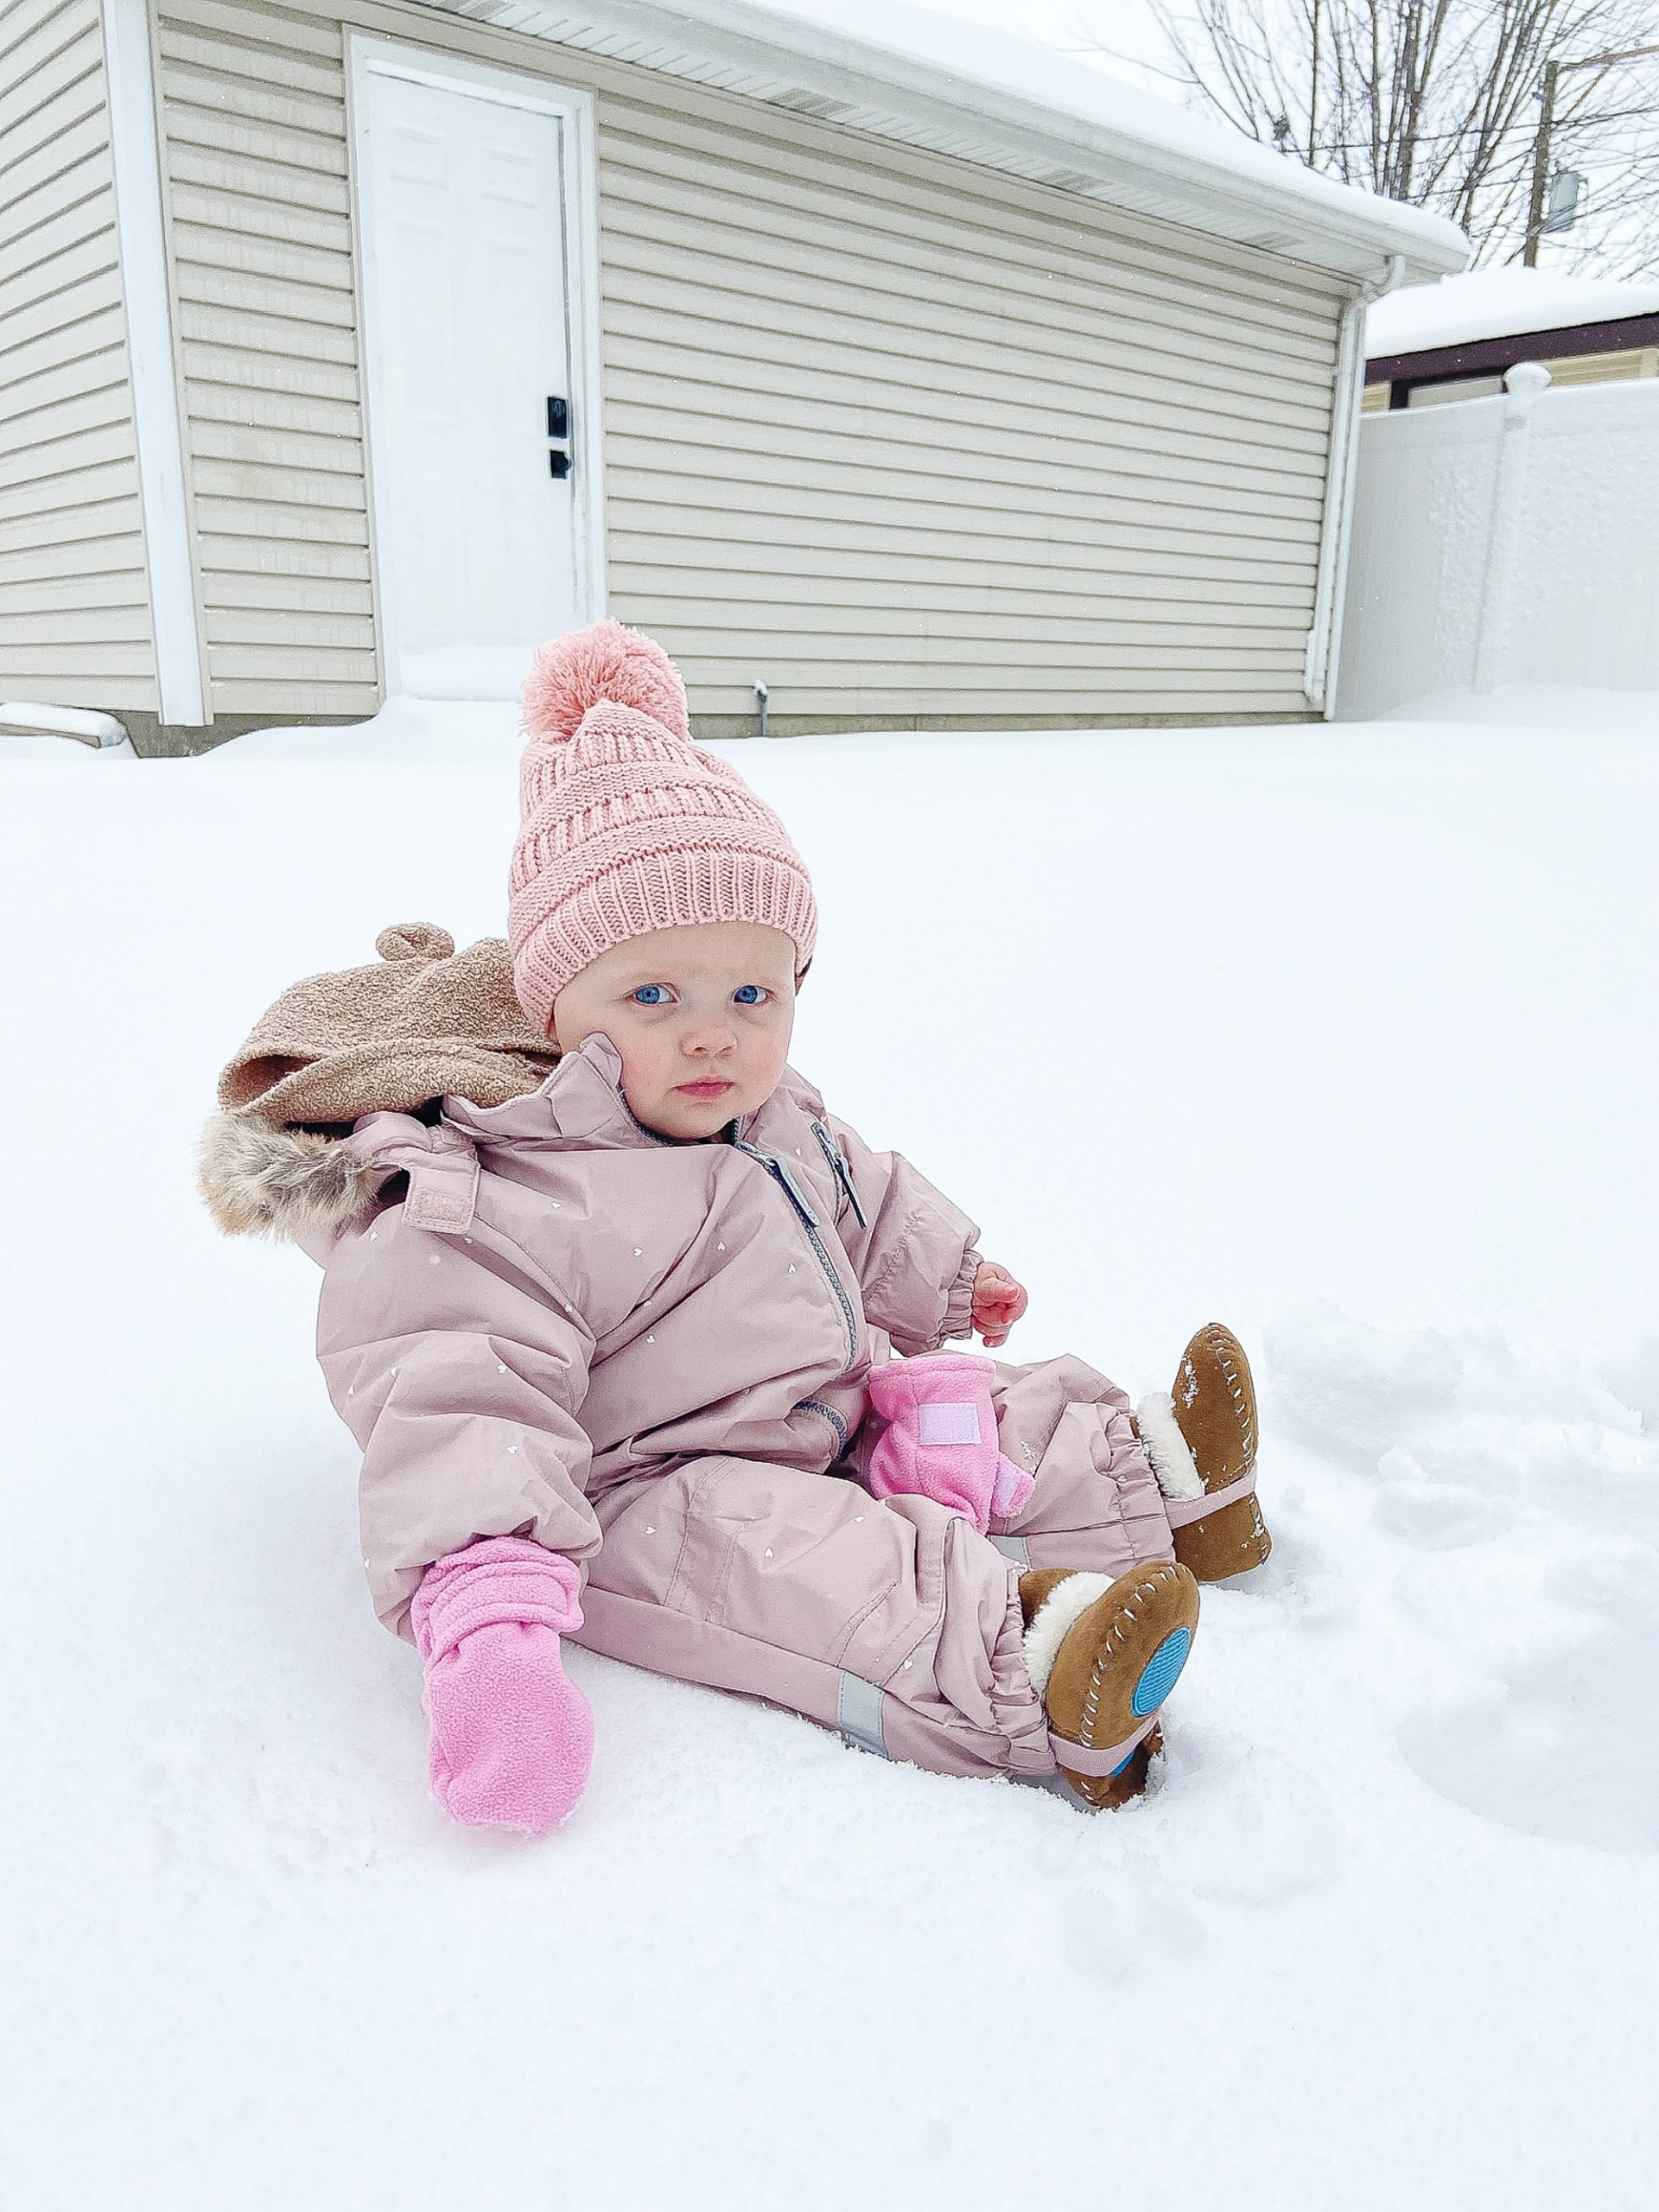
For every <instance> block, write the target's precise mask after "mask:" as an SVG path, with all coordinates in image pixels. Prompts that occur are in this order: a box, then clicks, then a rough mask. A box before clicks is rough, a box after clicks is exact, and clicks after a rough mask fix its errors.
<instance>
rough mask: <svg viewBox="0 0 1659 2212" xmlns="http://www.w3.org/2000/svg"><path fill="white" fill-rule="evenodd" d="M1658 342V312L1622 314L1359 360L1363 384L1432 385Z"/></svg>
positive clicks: (1618, 351) (1651, 344)
mask: <svg viewBox="0 0 1659 2212" xmlns="http://www.w3.org/2000/svg"><path fill="white" fill-rule="evenodd" d="M1632 346H1659V315H1625V316H1624V317H1623V318H1622V320H1620V321H1618V322H1578V323H1573V324H1572V325H1571V326H1570V327H1567V328H1566V329H1561V330H1523V331H1517V332H1516V333H1515V334H1514V335H1513V336H1510V337H1505V338H1476V339H1471V340H1470V341H1469V342H1468V343H1467V344H1466V345H1463V346H1434V347H1432V348H1429V349H1426V350H1425V351H1424V352H1422V353H1379V354H1378V355H1377V356H1376V359H1374V360H1370V361H1367V362H1366V364H1365V381H1366V383H1367V384H1433V383H1436V382H1439V381H1440V380H1441V379H1442V378H1446V377H1478V376H1484V375H1487V374H1490V373H1491V372H1492V371H1493V370H1497V369H1510V368H1513V367H1514V365H1515V364H1516V362H1517V361H1536V360H1565V359H1567V357H1568V356H1569V355H1571V354H1573V353H1624V352H1626V351H1628V350H1629V349H1630V347H1632Z"/></svg>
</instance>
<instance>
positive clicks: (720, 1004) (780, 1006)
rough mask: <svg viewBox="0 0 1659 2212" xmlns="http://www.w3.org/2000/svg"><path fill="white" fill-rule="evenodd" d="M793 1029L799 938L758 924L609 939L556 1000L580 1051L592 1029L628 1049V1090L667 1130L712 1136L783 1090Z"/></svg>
mask: <svg viewBox="0 0 1659 2212" xmlns="http://www.w3.org/2000/svg"><path fill="white" fill-rule="evenodd" d="M794 1027H795V946H794V943H793V941H792V940H791V938H786V937H785V935H784V933H783V932H782V931H781V930H768V929H762V928H761V927H760V925H759V924H758V923H755V922H697V923H695V924H692V925H690V926H688V927H686V928H684V929H676V930H653V931H652V932H651V934H650V935H649V936H648V937H636V938H629V939H628V941H627V943H626V944H618V945H613V946H612V948H611V950H609V951H608V952H607V953H602V954H601V956H600V957H599V958H598V959H597V960H595V961H594V963H593V965H592V967H590V968H584V969H583V970H582V974H581V975H580V976H577V977H576V979H575V982H573V983H568V984H567V985H566V986H565V988H564V989H563V990H562V991H561V992H560V993H559V995H558V997H557V999H556V1001H554V1006H553V1035H554V1037H555V1039H556V1041H557V1043H558V1046H559V1048H560V1050H561V1051H562V1052H576V1051H577V1050H579V1049H580V1047H581V1046H582V1044H583V1043H584V1042H585V1041H586V1039H588V1038H589V1037H591V1036H593V1035H594V1032H595V1031H600V1032H602V1033H603V1034H604V1035H605V1036H607V1037H608V1038H609V1039H610V1040H611V1042H612V1044H613V1045H614V1046H615V1047H616V1049H617V1051H618V1052H620V1054H621V1055H622V1095H623V1096H624V1097H625V1098H626V1100H627V1102H628V1106H629V1109H630V1110H631V1112H632V1115H633V1117H634V1119H635V1120H636V1121H637V1122H644V1123H645V1127H646V1128H648V1129H655V1130H656V1131H657V1133H658V1135H660V1136H665V1137H682V1138H687V1137H712V1136H717V1135H719V1133H720V1131H721V1129H723V1128H725V1126H726V1124H727V1122H729V1121H731V1120H732V1119H733V1118H734V1116H737V1115H741V1114H752V1113H753V1111H754V1110H755V1109H756V1107H758V1106H762V1105H764V1104H765V1103H766V1100H767V1099H768V1098H770V1097H771V1096H772V1092H773V1091H774V1090H776V1089H777V1087H778V1078H779V1077H780V1076H781V1075H782V1073H783V1071H784V1064H785V1061H786V1060H787V1059H788V1058H789V1039H790V1033H791V1030H792V1029H793V1028H794Z"/></svg>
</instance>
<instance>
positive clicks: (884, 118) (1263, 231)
mask: <svg viewBox="0 0 1659 2212" xmlns="http://www.w3.org/2000/svg"><path fill="white" fill-rule="evenodd" d="M424 4H426V5H428V6H432V7H437V8H441V9H442V10H446V11H447V12H448V13H451V14H454V15H462V16H468V17H470V18H472V19H473V20H474V21H483V22H491V23H495V24H499V25H501V26H503V27H505V28H508V29H516V30H520V31H525V32H528V33H531V35H535V36H538V37H542V38H547V39H551V40H555V41H558V42H559V43H561V44H563V45H567V46H575V47H579V48H584V49H586V50H587V51H588V52H591V53H601V54H611V55H613V56H614V57H616V58H617V59H619V60H626V61H632V62H635V63H637V64H639V65H640V66H641V67H645V68H650V69H658V70H660V71H662V72H664V73H666V74H669V75H673V76H680V77H684V78H687V79H691V80H693V81H695V82H697V83H702V84H707V85H713V86H720V87H721V88H722V89H724V90H726V91H728V92H741V93H743V94H745V95H746V96H747V97H749V98H751V99H764V100H767V101H770V102H772V103H773V104H774V105H778V106H780V107H786V108H791V109H792V110H794V111H797V112H798V113H801V114H805V115H810V116H813V117H815V118H819V119H820V120H823V121H825V122H829V123H836V124H843V125H845V126H847V127H849V128H851V129H855V130H868V131H869V132H871V133H872V134H873V135H875V136H878V137H889V138H896V139H899V140H900V141H902V142H903V143H906V144H908V145H913V146H919V147H925V148H928V149H931V150H933V151H935V152H938V153H943V154H948V155H951V156H955V157H956V158H957V159H959V160H963V161H969V162H977V163H978V164H980V165H981V166H982V167H985V168H1000V169H1002V170H1005V171H1007V172H1009V173H1011V174H1013V175H1019V176H1024V177H1027V178H1029V179H1031V180H1032V181H1033V182H1037V183H1040V184H1047V185H1051V186H1055V187H1058V188H1059V189H1060V190H1062V191H1071V192H1076V193H1079V194H1084V195H1085V196H1087V197H1090V198H1095V199H1099V200H1105V201H1109V203H1110V204H1112V205H1113V206H1115V207H1127V208H1132V209H1135V210H1137V211H1138V212H1140V213H1146V214H1149V215H1155V216H1160V217H1161V218H1163V219H1165V220H1166V221H1171V222H1176V223H1182V224H1185V225H1186V226H1188V227H1190V228H1192V229H1198V230H1203V231H1206V232H1210V233H1211V234H1212V235H1215V236H1217V237H1221V238H1230V239H1232V240H1234V241H1235V242H1236V243H1237V244H1239V245H1248V246H1255V247H1259V248H1260V249H1262V251H1267V252H1271V253H1279V254H1284V255H1287V257H1290V258H1292V259H1294V260H1300V261H1305V262H1308V263H1310V264H1313V266H1314V267H1316V268H1321V269H1326V270H1332V271H1333V272H1335V273H1337V274H1339V275H1341V276H1344V277H1349V278H1351V279H1352V280H1354V281H1355V282H1357V283H1368V282H1380V281H1382V280H1383V275H1384V270H1385V267H1386V264H1387V263H1388V260H1389V257H1390V256H1392V255H1399V256H1402V257H1403V262H1404V269H1403V274H1404V275H1405V276H1406V277H1408V278H1414V279H1418V280H1421V279H1423V278H1426V277H1435V276H1439V275H1440V274H1442V273H1443V272H1444V271H1446V270H1452V269H1460V268H1462V267H1463V265H1464V264H1465V262H1466V260H1467V259H1468V253H1469V248H1468V242H1467V240H1466V239H1465V237H1464V235H1463V233H1462V232H1461V231H1459V229H1458V228H1457V226H1455V225H1454V224H1452V223H1450V222H1448V221H1447V220H1446V219H1445V218H1444V217H1443V216H1439V215H1431V214H1429V213H1427V212H1426V211H1425V210H1423V209H1422V208H1420V207H1405V206H1403V205H1402V204H1401V203H1399V202H1398V201H1395V200H1382V199H1379V198H1377V197H1376V195H1375V194H1371V193H1368V192H1361V191H1358V190H1357V189H1356V188H1354V187H1352V186H1351V185H1344V184H1338V182H1336V181H1334V180H1333V179H1332V178H1330V177H1323V176H1317V175H1314V174H1313V172H1312V171H1311V170H1309V169H1307V168H1304V167H1303V166H1302V164H1301V163H1300V162H1297V161H1296V160H1294V158H1291V157H1287V156H1285V155H1282V154H1280V153H1277V152H1275V151H1274V150H1272V149H1269V148H1268V147H1265V146H1262V145H1259V144H1257V143H1256V142H1255V140H1254V139H1251V138H1247V137H1244V135H1243V133H1242V132H1240V131H1236V130H1232V129H1231V128H1230V127H1229V126H1228V125H1227V124H1223V123H1220V122H1217V121H1212V120H1209V119H1207V118H1204V117H1202V116H1198V115H1194V114H1191V113H1189V112H1188V111H1186V110H1185V109H1183V108H1179V107H1176V106H1174V105H1172V104H1171V103H1170V102H1169V101H1166V100H1160V99H1157V98H1156V97H1155V96H1154V95H1153V94H1151V93H1148V92H1143V91H1141V90H1140V89H1139V88H1138V87H1136V86H1129V85H1126V84H1124V83H1122V82H1121V81H1120V80H1119V79H1116V78H1113V77H1109V76H1108V75H1107V74H1106V73H1104V72H1103V71H1102V70H1099V69H1093V68H1090V67H1088V66H1087V65H1086V64H1085V63H1083V62H1080V61H1078V60H1076V59H1075V58H1073V57H1071V56H1069V55H1066V54H1059V53H1057V52H1055V51H1054V50H1053V49H1052V48H1048V47H1044V46H1039V45H1038V44H1036V43H1035V42H1034V41H1032V40H1029V39H1025V38H1020V37H1018V36H1016V35H1014V34H1013V33H1011V32H1008V31H1003V30H993V29H988V28H986V27H985V26H983V25H982V24H978V23H969V22H963V21H961V20H960V19H958V18H957V17H955V16H942V15H938V14H937V13H935V12H934V11H933V10H931V9H929V8H925V7H912V6H907V5H906V4H905V3H904V0H766V4H760V0H424Z"/></svg>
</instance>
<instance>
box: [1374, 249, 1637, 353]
mask: <svg viewBox="0 0 1659 2212" xmlns="http://www.w3.org/2000/svg"><path fill="white" fill-rule="evenodd" d="M1626 315H1659V283H1650V284H1631V283H1624V282H1623V281H1622V280H1620V279H1618V278H1616V277H1566V276H1561V275H1560V274H1558V273H1557V272H1556V271H1555V270H1548V269H1523V268H1515V269H1471V270H1469V271H1468V273H1467V274H1466V275H1465V276H1461V277H1441V279H1440V282H1439V283H1437V284H1410V285H1408V286H1407V287H1406V288H1405V289H1404V290H1403V291H1398V292H1390V293H1389V295H1388V296H1387V298H1386V299H1381V300H1378V301H1377V302H1376V305H1375V306H1374V307H1373V308H1371V309H1370V312H1369V313H1368V314H1367V315H1366V317H1365V351H1366V353H1367V354H1368V355H1369V356H1370V359H1372V360H1383V359H1389V357H1391V356H1392V355H1395V354H1396V353H1427V352H1429V351H1430V350H1432V349H1433V348H1435V347H1438V346H1467V345H1471V344H1473V342H1474V341H1475V340H1477V339H1480V338H1510V337H1516V336H1519V335H1520V334H1522V333H1523V332H1526V331H1531V330H1567V329H1571V328H1572V327H1573V326H1574V325H1576V324H1578V323H1581V322H1617V321H1620V320H1621V319H1622V318H1623V317H1624V316H1626Z"/></svg>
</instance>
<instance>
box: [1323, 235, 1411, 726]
mask: <svg viewBox="0 0 1659 2212" xmlns="http://www.w3.org/2000/svg"><path fill="white" fill-rule="evenodd" d="M1404 275H1405V256H1404V255H1403V254H1398V253H1395V254H1391V255H1390V256H1389V265H1388V270H1387V272H1386V273H1385V275H1384V277H1383V282H1382V283H1380V284H1368V285H1366V286H1365V287H1364V288H1363V289H1362V290H1361V291H1359V292H1358V293H1357V294H1356V295H1355V296H1354V297H1353V298H1352V299H1351V300H1350V301H1349V302H1348V304H1347V306H1346V307H1345V308H1344V309H1343V315H1342V333H1341V336H1340V338H1339V339H1338V345H1337V384H1336V392H1335V404H1333V406H1332V410H1331V461H1330V466H1329V467H1328V469H1327V470H1326V473H1325V524H1324V528H1323V529H1322V530H1321V531H1320V533H1319V575H1318V581H1317V582H1316V583H1315V585H1314V590H1313V625H1312V626H1311V627H1310V629H1309V631H1308V633H1307V659H1306V664H1305V665H1304V668H1303V671H1302V689H1303V690H1304V691H1305V692H1306V694H1307V702H1308V704H1309V706H1310V707H1318V708H1319V709H1321V710H1322V712H1323V713H1324V715H1325V720H1326V721H1330V720H1331V719H1332V715H1334V714H1335V713H1336V709H1337V673H1338V663H1339V661H1340V659H1341V656H1342V614H1343V608H1344V605H1345V603H1346V601H1347V597H1348V541H1349V538H1350V537H1351V533H1352V529H1353V520H1354V480H1355V469H1356V463H1357V461H1358V457H1359V418H1360V410H1361V408H1362V406H1363V402H1364V397H1365V311H1366V309H1367V308H1369V307H1370V304H1371V302H1372V301H1373V300H1378V299H1381V298H1382V296H1383V294H1384V293H1385V292H1391V291H1393V289H1395V285H1396V284H1398V283H1400V282H1401V281H1402V278H1403V277H1404Z"/></svg>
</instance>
